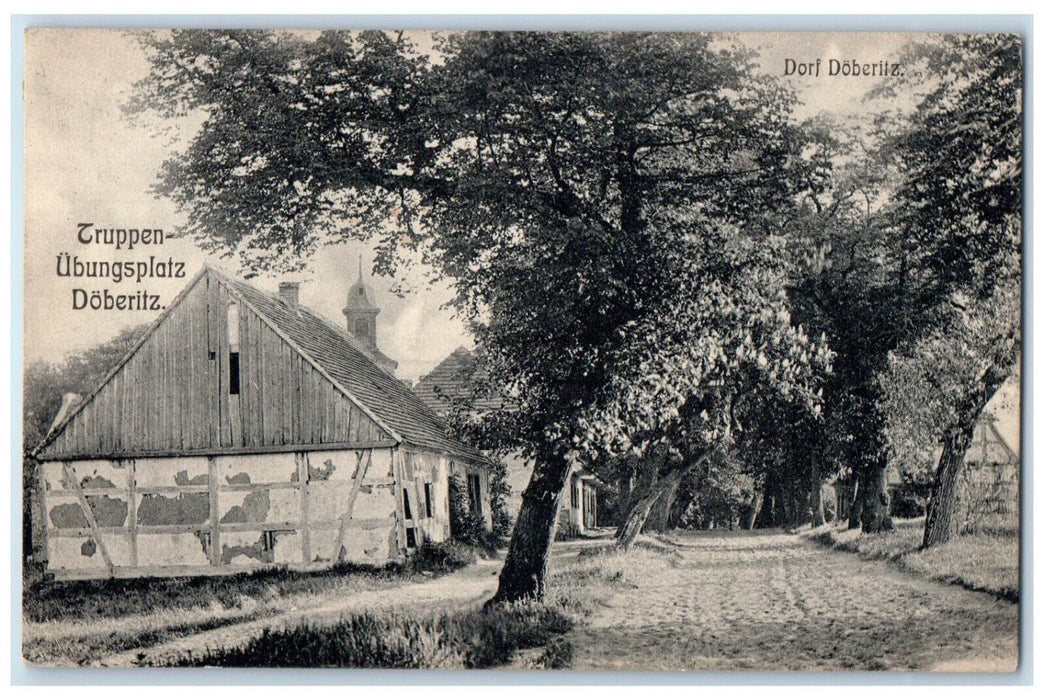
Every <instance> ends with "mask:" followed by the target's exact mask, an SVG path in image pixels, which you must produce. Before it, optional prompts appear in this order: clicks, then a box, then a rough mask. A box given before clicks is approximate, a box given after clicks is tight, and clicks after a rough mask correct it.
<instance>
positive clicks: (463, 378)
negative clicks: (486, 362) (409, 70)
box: [413, 347, 503, 415]
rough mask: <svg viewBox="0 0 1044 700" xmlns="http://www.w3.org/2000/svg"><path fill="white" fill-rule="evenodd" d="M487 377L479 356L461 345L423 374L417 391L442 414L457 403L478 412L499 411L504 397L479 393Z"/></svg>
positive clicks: (415, 390)
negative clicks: (479, 361) (479, 387)
mask: <svg viewBox="0 0 1044 700" xmlns="http://www.w3.org/2000/svg"><path fill="white" fill-rule="evenodd" d="M485 376H486V375H485V372H483V370H482V369H481V368H480V367H479V366H478V362H477V360H476V359H475V355H474V354H473V353H472V352H471V351H470V350H468V349H467V348H465V347H459V348H457V349H456V350H454V351H453V352H451V353H450V354H449V356H447V357H446V359H445V360H443V361H442V362H440V363H439V364H438V366H436V367H435V369H433V370H432V371H431V372H429V373H428V374H426V375H424V376H423V377H421V378H420V380H419V381H418V382H417V384H416V385H415V386H414V387H413V392H414V393H415V394H416V395H417V396H419V397H420V398H421V399H422V400H423V401H424V403H426V404H428V406H430V407H431V409H432V410H433V411H435V412H436V413H438V414H440V415H444V414H446V413H448V412H449V411H450V410H451V409H452V408H453V405H454V403H455V402H461V403H462V404H466V405H467V407H468V408H471V409H474V410H478V411H489V410H497V409H499V408H501V407H502V403H503V402H502V401H501V400H500V399H497V398H495V397H484V396H478V395H477V394H478V393H479V392H478V388H477V387H478V385H479V384H481V382H482V381H483V380H484V379H485Z"/></svg>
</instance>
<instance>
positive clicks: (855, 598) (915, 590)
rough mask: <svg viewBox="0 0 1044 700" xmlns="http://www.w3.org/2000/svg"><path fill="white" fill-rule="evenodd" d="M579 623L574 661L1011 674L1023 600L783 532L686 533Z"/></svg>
mask: <svg viewBox="0 0 1044 700" xmlns="http://www.w3.org/2000/svg"><path fill="white" fill-rule="evenodd" d="M672 539H673V540H674V541H675V542H676V543H677V544H678V545H679V547H680V552H681V557H680V558H679V559H678V560H676V561H675V562H674V563H673V564H667V563H665V564H664V566H663V568H662V570H660V571H656V572H649V573H650V575H649V576H644V577H642V578H641V579H640V580H638V581H636V582H635V584H634V586H633V587H623V588H620V589H618V592H616V593H614V595H613V596H612V598H611V599H610V600H607V601H603V603H604V605H602V606H600V607H599V608H598V609H597V610H596V612H595V613H594V614H593V615H592V616H591V617H590V618H588V619H587V620H586V621H585V624H584V625H582V626H580V627H578V628H577V629H576V630H574V631H573V632H572V633H571V635H572V642H573V644H574V657H573V668H575V669H632V670H686V669H693V670H707V671H729V670H750V669H762V670H906V671H908V670H938V671H957V670H974V671H1012V670H1015V667H1016V664H1017V661H1018V606H1017V605H1013V604H1012V603H1009V602H1005V601H998V600H996V599H995V598H993V597H992V596H990V595H987V594H982V593H974V592H971V591H967V590H964V589H962V588H959V587H957V586H952V585H946V584H941V583H936V582H933V581H930V580H927V579H924V578H921V577H918V576H915V575H912V574H907V573H904V572H902V571H899V570H897V569H896V568H895V567H892V566H890V565H888V564H887V563H885V562H880V561H865V560H862V559H860V558H859V557H858V556H855V555H853V554H849V553H843V552H837V551H834V550H831V549H827V548H825V547H821V546H819V545H816V544H814V543H812V542H809V541H807V540H804V539H802V538H800V537H798V536H796V535H787V534H782V533H769V534H762V533H737V534H736V535H732V536H730V535H728V534H726V535H720V534H719V535H715V534H711V533H707V534H684V535H676V536H673V538H672Z"/></svg>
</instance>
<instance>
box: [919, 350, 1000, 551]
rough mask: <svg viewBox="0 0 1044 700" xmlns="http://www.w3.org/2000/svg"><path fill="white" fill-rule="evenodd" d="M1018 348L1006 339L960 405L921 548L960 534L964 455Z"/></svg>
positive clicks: (937, 471) (935, 484)
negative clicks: (957, 508)
mask: <svg viewBox="0 0 1044 700" xmlns="http://www.w3.org/2000/svg"><path fill="white" fill-rule="evenodd" d="M1016 347H1017V343H1016V342H1015V338H1014V337H1010V338H1007V339H1006V341H1005V342H1004V343H1002V344H1001V345H999V346H998V347H997V349H996V351H995V356H994V361H993V362H991V363H990V364H989V365H988V366H987V367H986V369H985V370H983V373H982V375H980V377H979V380H978V382H977V384H976V386H975V390H974V391H972V392H971V393H970V394H969V395H968V396H967V397H966V398H965V400H964V401H963V402H962V404H961V405H960V406H958V407H957V408H958V410H957V415H958V416H959V418H958V423H957V428H956V430H955V431H954V432H953V433H952V434H951V435H950V436H949V438H948V439H946V440H944V441H943V451H942V454H941V455H940V456H939V464H938V465H937V466H936V468H935V478H934V479H933V480H932V493H931V496H930V497H929V499H928V509H927V511H928V512H927V513H926V517H925V519H924V538H923V539H922V541H921V547H922V548H925V547H931V546H933V545H937V544H941V543H943V542H946V541H947V540H949V539H950V538H951V537H953V536H954V535H955V534H957V532H956V531H957V526H958V523H957V517H956V513H955V512H954V510H955V506H956V504H957V483H958V479H959V478H960V473H961V469H962V467H963V466H964V456H965V454H967V452H968V447H969V446H970V445H971V441H972V437H973V435H974V434H975V424H976V423H978V422H979V418H980V417H981V416H982V411H983V409H984V408H986V404H987V403H988V402H989V400H990V399H991V398H992V397H993V395H994V394H995V393H996V392H997V389H998V388H1000V385H1001V384H1002V383H1004V380H1005V379H1007V378H1008V375H1009V374H1010V373H1011V368H1012V365H1013V364H1014V363H1015V352H1016Z"/></svg>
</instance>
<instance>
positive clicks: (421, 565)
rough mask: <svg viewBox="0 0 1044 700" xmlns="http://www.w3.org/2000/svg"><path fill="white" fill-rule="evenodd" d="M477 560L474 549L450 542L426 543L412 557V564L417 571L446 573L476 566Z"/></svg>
mask: <svg viewBox="0 0 1044 700" xmlns="http://www.w3.org/2000/svg"><path fill="white" fill-rule="evenodd" d="M475 560H476V556H475V549H474V547H471V546H470V545H466V544H463V543H461V542H454V541H453V540H449V541H447V542H425V543H424V544H422V545H421V546H420V547H418V548H417V550H416V551H415V552H414V553H413V555H412V556H411V557H410V564H411V565H412V566H413V568H414V569H415V570H416V571H433V572H435V573H446V572H449V571H456V570H457V569H461V568H463V567H465V566H468V565H469V564H474V563H475Z"/></svg>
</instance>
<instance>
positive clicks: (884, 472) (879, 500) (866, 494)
mask: <svg viewBox="0 0 1044 700" xmlns="http://www.w3.org/2000/svg"><path fill="white" fill-rule="evenodd" d="M866 475H867V480H866V482H865V483H864V486H865V487H866V488H864V489H863V498H862V506H863V507H862V515H861V516H860V517H861V519H862V522H863V532H868V533H873V532H883V531H885V530H891V529H892V527H893V525H892V518H891V516H889V514H888V461H887V460H885V459H883V458H880V459H878V460H877V461H876V462H874V463H873V464H871V465H869V466H868V467H867V471H866Z"/></svg>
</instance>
